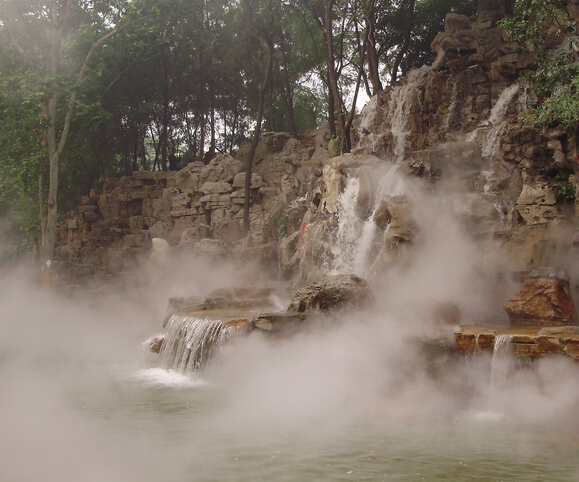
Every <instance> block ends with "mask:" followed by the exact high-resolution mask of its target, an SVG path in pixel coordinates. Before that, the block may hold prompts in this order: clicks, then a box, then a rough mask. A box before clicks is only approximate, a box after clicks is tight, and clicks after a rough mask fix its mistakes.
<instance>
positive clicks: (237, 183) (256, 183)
mask: <svg viewBox="0 0 579 482" xmlns="http://www.w3.org/2000/svg"><path fill="white" fill-rule="evenodd" d="M262 185H263V181H262V179H261V176H260V175H259V174H255V173H253V174H252V175H251V183H250V188H251V189H259V188H260V187H261V186H262ZM233 187H234V188H243V189H245V172H240V173H238V174H236V175H235V177H234V178H233Z"/></svg>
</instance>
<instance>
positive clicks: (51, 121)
mask: <svg viewBox="0 0 579 482" xmlns="http://www.w3.org/2000/svg"><path fill="white" fill-rule="evenodd" d="M50 14H51V24H52V43H51V48H50V53H49V68H48V73H49V75H50V76H51V77H53V78H55V80H54V81H53V83H52V87H53V89H54V91H53V94H52V97H51V98H50V101H49V102H48V111H47V115H48V130H47V143H48V164H49V173H48V197H47V200H46V225H45V235H44V246H43V248H42V254H43V256H42V267H43V269H47V270H48V272H47V276H46V281H47V282H50V268H51V266H52V262H53V261H54V254H55V247H56V227H57V226H56V224H57V220H58V174H59V173H58V170H59V164H60V157H61V155H62V151H63V150H64V146H65V145H66V141H67V139H68V133H69V131H70V124H71V122H72V116H73V114H74V109H75V107H76V101H77V97H78V88H79V86H80V84H81V83H82V81H83V80H84V76H85V74H86V70H87V68H88V64H89V62H90V60H91V59H92V56H93V55H94V53H95V52H96V50H97V49H98V48H99V47H100V46H101V45H102V44H103V43H105V42H106V41H107V40H108V39H109V38H110V37H112V36H113V35H114V34H116V33H117V32H119V31H120V30H123V29H125V28H127V27H128V26H129V25H132V23H134V22H130V23H127V24H125V25H123V26H117V27H115V28H114V29H113V30H111V31H110V32H109V33H107V34H105V35H103V36H102V37H100V38H98V39H97V40H95V41H94V42H93V44H92V45H91V47H90V49H89V51H88V53H87V54H86V56H85V58H84V61H83V63H82V66H81V67H80V70H79V72H78V75H77V78H76V88H74V89H73V90H72V92H71V94H70V97H69V99H68V105H67V108H66V114H65V117H64V123H63V126H62V130H61V132H60V137H59V140H58V144H57V142H56V137H57V135H56V108H57V104H58V99H59V86H58V81H57V80H56V76H57V74H58V64H59V62H60V53H61V46H62V40H63V31H64V30H65V29H66V28H67V27H68V25H67V20H69V15H70V12H69V3H68V2H65V8H64V11H63V13H62V21H59V18H58V12H57V6H56V2H51V4H50Z"/></svg>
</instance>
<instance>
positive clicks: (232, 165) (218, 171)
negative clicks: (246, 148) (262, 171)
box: [199, 154, 243, 183]
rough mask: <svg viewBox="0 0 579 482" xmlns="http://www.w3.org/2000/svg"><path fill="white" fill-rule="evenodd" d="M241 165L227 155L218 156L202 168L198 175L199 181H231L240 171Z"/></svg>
mask: <svg viewBox="0 0 579 482" xmlns="http://www.w3.org/2000/svg"><path fill="white" fill-rule="evenodd" d="M242 167H243V166H242V164H241V162H240V161H238V160H237V159H234V158H233V157H231V156H230V155H229V154H219V155H218V156H217V157H216V158H215V159H213V160H212V161H211V162H210V163H209V164H207V165H206V166H204V167H203V169H201V171H200V173H199V181H200V182H201V183H206V182H226V183H229V182H230V181H232V180H233V178H234V177H235V175H236V174H237V173H238V172H239V171H241V169H242Z"/></svg>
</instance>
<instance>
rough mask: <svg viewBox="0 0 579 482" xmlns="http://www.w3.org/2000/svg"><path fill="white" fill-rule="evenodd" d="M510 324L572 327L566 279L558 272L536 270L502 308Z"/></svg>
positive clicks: (573, 315)
mask: <svg viewBox="0 0 579 482" xmlns="http://www.w3.org/2000/svg"><path fill="white" fill-rule="evenodd" d="M504 309H505V311H506V312H507V314H508V315H509V319H510V320H511V324H532V325H557V326H565V325H575V324H577V310H576V309H575V305H574V303H573V299H572V298H571V290H570V288H569V275H568V274H567V273H566V272H565V271H564V270H562V269H556V268H537V269H535V270H533V271H532V272H531V274H530V275H529V278H528V279H527V281H526V283H525V285H524V286H523V287H522V288H521V290H520V291H519V292H518V293H517V294H516V295H515V297H514V298H513V299H511V300H509V301H507V302H506V303H505V304H504Z"/></svg>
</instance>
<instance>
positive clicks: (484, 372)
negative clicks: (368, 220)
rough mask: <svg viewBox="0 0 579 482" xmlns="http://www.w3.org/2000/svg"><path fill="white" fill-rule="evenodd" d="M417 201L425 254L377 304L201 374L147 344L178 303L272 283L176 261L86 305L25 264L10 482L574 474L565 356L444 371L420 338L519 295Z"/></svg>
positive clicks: (0, 446) (13, 380)
mask: <svg viewBox="0 0 579 482" xmlns="http://www.w3.org/2000/svg"><path fill="white" fill-rule="evenodd" d="M420 195H421V196H424V195H425V194H420ZM421 202H422V203H423V204H422V205H423V206H425V207H424V209H423V210H422V211H420V213H421V214H420V215H419V219H417V222H418V223H419V224H420V226H421V228H422V232H423V233H427V234H428V235H427V236H425V237H424V239H423V240H422V241H421V244H420V246H421V250H420V252H418V253H417V254H416V256H415V257H414V261H413V263H411V264H410V265H408V266H405V268H404V269H403V270H402V269H401V270H395V271H391V272H389V273H388V275H387V276H385V277H384V278H382V279H376V280H375V281H374V289H375V292H376V298H377V306H376V308H375V309H373V310H371V311H368V312H363V313H358V314H356V315H350V316H348V317H344V318H343V319H341V320H334V321H333V322H331V327H328V326H327V323H326V326H324V325H323V324H322V326H319V325H317V326H316V327H314V328H312V329H311V330H308V331H304V332H303V333H300V334H298V335H296V336H294V337H292V338H289V339H277V340H273V339H271V338H268V337H266V336H264V335H261V334H259V333H252V334H251V335H250V336H247V337H243V338H237V339H235V340H234V342H233V343H231V344H229V345H227V346H225V347H224V348H223V350H222V352H221V353H220V356H218V357H217V358H216V359H215V360H214V361H213V363H212V364H211V365H210V366H209V367H207V369H206V370H205V371H204V372H203V373H201V374H199V375H193V374H188V375H183V374H178V373H174V372H168V371H164V370H161V369H159V368H158V366H157V357H156V355H153V354H151V353H148V352H147V351H146V349H145V348H144V347H143V342H144V341H145V340H146V339H147V338H148V337H149V336H150V335H151V334H153V333H157V332H160V331H162V329H161V325H162V320H163V317H164V314H165V308H166V302H167V299H168V297H169V296H179V295H181V296H183V295H205V294H207V293H208V292H209V291H211V290H212V289H214V288H218V287H226V286H238V285H241V286H248V285H251V284H253V285H256V286H258V285H267V281H266V280H265V278H264V276H263V275H260V274H259V272H258V271H256V270H255V269H249V268H248V270H247V271H240V270H236V269H233V268H232V267H229V266H226V265H223V266H216V265H215V263H212V264H205V263H203V262H201V261H191V260H187V259H182V260H174V261H175V263H174V267H173V270H172V271H171V272H170V273H167V274H166V276H165V277H164V278H159V279H157V280H156V281H155V283H153V284H147V283H144V282H143V283H142V284H141V285H140V286H139V287H138V289H136V290H134V291H131V292H130V296H127V295H124V294H122V292H121V291H120V290H119V291H117V292H115V291H112V292H103V293H100V294H95V293H88V294H78V295H76V296H73V297H64V296H63V295H59V294H54V293H52V294H51V293H48V292H46V291H43V290H41V289H39V288H38V287H37V286H36V285H35V284H34V283H33V282H31V281H30V279H31V276H30V273H27V272H26V270H25V269H24V268H22V269H19V270H14V271H11V272H7V273H5V274H4V275H3V276H2V280H1V281H0V297H1V300H2V301H1V306H2V312H1V313H0V384H1V385H0V433H1V434H2V436H1V437H0V467H1V469H0V474H1V476H0V480H2V481H6V482H13V481H14V482H29V481H30V482H36V481H40V480H42V481H46V482H52V481H55V482H56V481H63V480H68V481H75V482H85V481H112V482H114V481H123V482H133V481H145V482H148V481H151V482H152V481H160V480H163V481H223V480H232V481H242V480H247V481H256V480H267V481H278V480H279V481H282V480H287V481H290V480H391V479H395V480H465V481H466V480H474V479H478V480H517V481H518V480H521V481H522V480H532V478H533V477H535V480H553V481H557V480H561V481H563V480H579V466H578V465H579V437H578V435H577V434H578V433H579V367H578V366H577V365H576V364H575V363H573V362H572V361H571V360H570V359H565V358H551V359H544V360H539V361H537V362H536V363H534V364H533V366H532V367H526V368H525V367H523V368H521V369H518V370H514V371H511V372H510V373H508V378H507V379H506V381H505V382H504V383H503V384H501V386H499V387H491V386H490V373H491V364H492V363H493V360H491V357H487V356H480V357H477V358H476V359H470V360H464V359H462V358H460V357H459V358H457V359H456V360H450V361H449V362H448V364H447V365H446V369H445V370H443V371H441V372H440V373H439V374H438V376H436V377H435V376H433V374H432V371H431V369H430V367H429V364H428V362H427V361H428V360H427V354H425V352H424V350H423V348H422V345H421V344H420V343H419V342H418V341H417V334H420V333H424V332H428V330H430V329H431V328H432V329H433V327H431V326H430V325H429V323H430V322H429V321H428V320H427V319H426V318H425V317H424V309H425V308H424V306H426V305H428V303H432V302H437V301H447V300H455V301H457V303H459V306H460V308H461V311H462V312H463V314H464V315H465V317H466V318H468V319H478V317H480V316H486V315H488V314H489V313H491V314H492V313H494V312H499V311H500V306H501V303H502V302H503V301H504V300H505V298H506V299H508V296H510V295H511V294H512V293H511V292H509V290H513V289H514V287H513V286H511V285H509V284H503V285H500V286H498V287H497V282H496V278H494V277H493V273H494V272H496V270H498V269H499V268H498V264H496V265H495V264H493V263H494V261H493V259H494V258H493V255H492V252H491V251H489V252H481V250H480V249H479V248H478V247H475V246H474V245H473V244H472V243H470V242H469V241H468V238H467V237H466V235H464V233H463V232H462V231H461V229H460V228H459V227H458V225H457V224H456V222H455V221H454V220H453V218H452V217H451V216H446V215H444V212H445V209H444V207H443V206H444V204H443V203H442V202H440V203H439V202H438V201H437V200H436V199H433V198H429V199H428V202H426V201H425V200H424V199H422V201H421ZM434 213H437V217H436V218H435V217H434ZM143 276H144V275H143ZM137 278H139V277H137ZM497 291H499V292H497ZM283 301H284V303H287V300H283ZM284 303H282V305H283V304H284ZM497 307H498V308H497ZM443 334H444V335H446V336H448V337H452V329H451V327H448V329H447V331H446V332H444V333H443ZM491 388H492V390H493V393H492V397H491ZM537 477H538V478H537Z"/></svg>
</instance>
